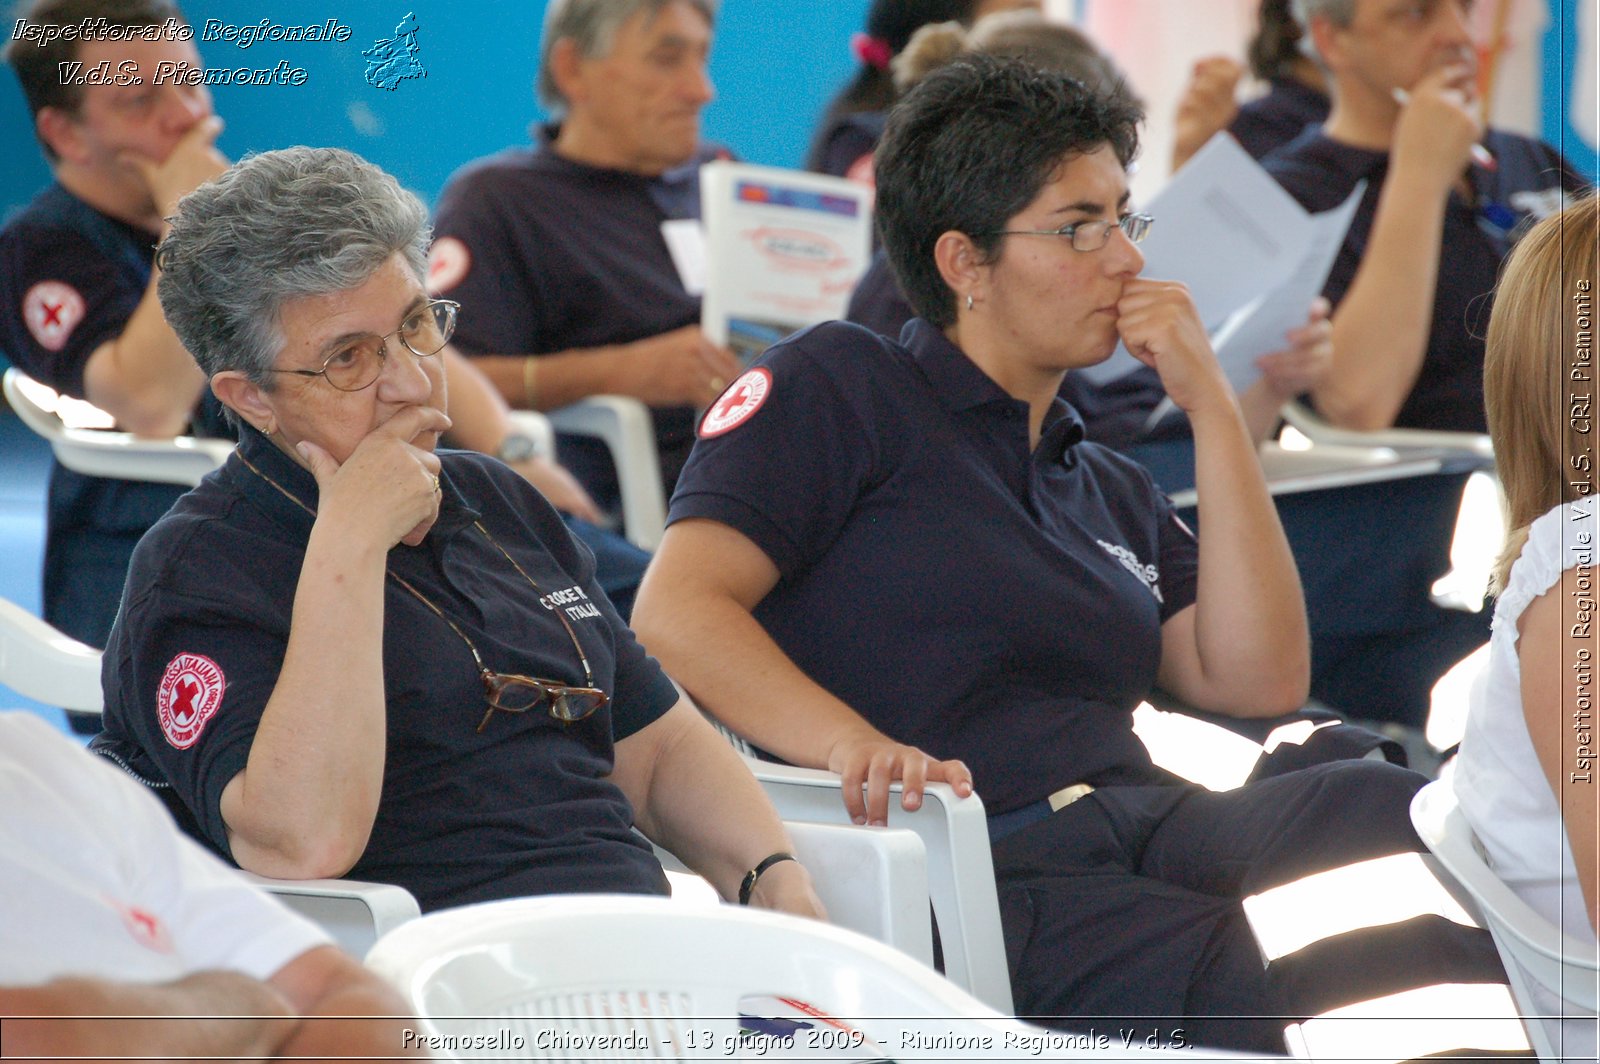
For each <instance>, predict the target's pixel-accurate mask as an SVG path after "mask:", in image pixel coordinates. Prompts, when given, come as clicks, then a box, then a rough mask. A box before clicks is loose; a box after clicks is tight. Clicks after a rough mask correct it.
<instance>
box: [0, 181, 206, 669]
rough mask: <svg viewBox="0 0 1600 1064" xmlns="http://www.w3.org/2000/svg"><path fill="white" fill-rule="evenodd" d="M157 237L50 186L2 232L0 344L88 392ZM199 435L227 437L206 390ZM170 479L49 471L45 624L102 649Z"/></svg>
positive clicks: (142, 287)
mask: <svg viewBox="0 0 1600 1064" xmlns="http://www.w3.org/2000/svg"><path fill="white" fill-rule="evenodd" d="M155 242H156V238H155V235H154V234H152V233H149V232H146V231H145V230H142V229H139V228H137V227H135V226H131V225H128V224H127V223H125V222H121V221H118V220H117V219H115V218H112V217H110V216H108V215H105V214H102V213H100V212H99V211H97V210H95V209H94V208H93V207H91V206H89V205H88V204H87V203H84V202H83V201H82V200H80V199H78V198H77V197H76V196H74V195H73V194H72V193H70V192H68V191H67V190H66V189H65V188H63V187H62V186H61V185H59V184H51V185H50V186H49V187H48V188H46V189H45V190H44V191H43V192H41V193H39V195H37V196H36V197H34V199H33V200H32V201H31V202H30V203H29V204H28V205H27V206H26V207H24V208H22V210H20V211H18V212H17V213H16V214H15V215H13V216H12V217H11V218H10V219H9V220H8V221H7V223H6V226H5V228H4V229H3V230H0V307H3V308H4V310H3V311H0V350H3V351H4V352H5V355H6V357H7V358H9V359H10V360H11V362H12V363H13V364H14V365H16V367H17V368H18V369H20V370H22V371H23V372H24V373H26V374H28V375H29V376H30V377H32V378H34V379H35V380H38V381H41V382H43V383H45V384H48V385H49V386H50V387H52V388H54V389H56V390H57V391H58V392H61V393H63V394H65V395H70V396H72V397H74V398H77V399H82V398H85V394H84V387H83V374H84V367H85V366H86V365H87V364H88V361H89V356H90V355H92V354H93V353H94V352H95V349H96V348H98V347H99V346H100V345H101V344H103V343H105V342H107V341H109V340H111V339H114V338H115V337H117V336H120V335H121V333H122V330H123V329H124V328H125V327H126V326H127V324H128V319H129V318H130V317H132V316H133V312H134V310H135V309H136V308H137V307H138V305H139V301H140V300H141V299H143V298H144V295H145V291H146V289H147V288H148V287H149V284H150V270H151V262H152V260H153V258H154V255H155ZM191 429H192V431H194V432H195V433H196V434H198V435H204V436H227V435H231V430H229V428H228V426H227V424H226V422H225V420H224V418H223V415H222V408H221V406H220V404H218V403H217V401H216V400H215V398H214V397H212V395H211V393H210V391H209V390H207V391H206V392H205V393H204V394H203V396H202V398H201V402H200V404H199V406H198V407H197V408H196V410H195V415H194V418H193V419H192V421H191ZM183 492H184V489H183V488H182V487H180V486H178V485H174V484H155V483H150V482H147V481H126V480H108V479H105V478H103V477H87V476H83V475H82V474H80V473H74V472H72V471H71V470H69V469H66V468H64V467H62V466H60V465H56V466H54V467H53V469H52V470H51V475H50V495H49V502H48V517H47V526H48V527H47V533H46V544H45V573H44V615H45V619H47V620H49V621H50V622H51V623H52V624H54V625H56V626H57V627H58V628H60V629H62V630H63V631H65V632H66V633H67V634H69V635H71V636H73V637H74V638H76V639H81V640H83V641H84V642H86V643H89V644H90V645H92V646H104V645H105V640H106V636H107V634H108V633H109V632H110V630H111V619H112V617H113V616H114V615H115V614H116V609H117V602H118V600H119V599H120V597H121V594H122V574H123V572H125V570H126V568H127V559H128V556H129V554H130V553H131V552H132V550H133V544H134V543H135V542H136V541H137V539H138V537H139V536H140V535H142V534H143V533H144V532H145V531H146V530H147V529H149V527H150V526H151V525H153V524H155V523H156V521H157V520H159V519H160V517H161V515H162V514H164V513H166V512H167V510H168V509H170V508H171V506H172V504H173V503H174V502H176V501H177V499H178V497H179V496H180V495H182V494H183Z"/></svg>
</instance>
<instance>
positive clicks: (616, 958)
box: [367, 895, 1191, 1060]
mask: <svg viewBox="0 0 1600 1064" xmlns="http://www.w3.org/2000/svg"><path fill="white" fill-rule="evenodd" d="M367 966H368V967H369V968H371V969H373V970H374V971H376V972H378V973H379V974H381V975H383V976H385V977H386V978H388V979H389V980H390V981H391V982H393V983H394V984H395V985H396V986H398V987H399V988H400V990H401V992H402V993H403V994H405V995H406V996H407V998H408V1000H409V1003H410V1004H411V1006H412V1007H413V1008H414V1009H416V1010H417V1012H418V1013H419V1014H420V1015H421V1016H422V1017H423V1018H424V1019H423V1022H424V1023H425V1024H426V1026H427V1027H428V1028H429V1033H430V1034H432V1035H435V1036H437V1037H439V1038H441V1039H455V1040H456V1041H455V1044H454V1048H455V1049H457V1050H461V1049H468V1050H469V1051H468V1052H461V1053H460V1054H459V1055H460V1058H461V1059H467V1058H471V1057H474V1055H475V1053H481V1049H479V1050H470V1047H471V1044H472V1040H473V1039H475V1038H499V1039H500V1040H501V1042H500V1043H497V1044H496V1048H497V1049H499V1048H501V1047H502V1046H503V1048H505V1049H512V1050H515V1051H516V1054H517V1055H518V1056H519V1057H521V1058H523V1059H561V1060H593V1059H608V1060H615V1059H619V1058H625V1059H669V1060H686V1059H687V1060H696V1059H729V1058H730V1057H731V1058H734V1059H739V1058H741V1057H743V1058H745V1059H750V1058H754V1057H755V1056H757V1055H760V1056H763V1057H765V1058H768V1059H785V1058H787V1059H807V1060H823V1059H849V1060H863V1059H874V1060H879V1059H887V1057H888V1056H889V1055H892V1056H893V1057H894V1058H895V1059H897V1060H910V1059H941V1060H949V1059H952V1056H954V1057H955V1058H958V1059H962V1060H968V1059H991V1060H993V1059H1004V1060H1017V1059H1023V1058H1028V1059H1045V1060H1049V1059H1075V1060H1076V1059H1092V1058H1093V1057H1094V1056H1096V1054H1093V1053H1084V1052H1082V1046H1083V1045H1084V1044H1086V1043H1082V1042H1079V1043H1078V1044H1077V1045H1076V1046H1074V1045H1072V1043H1071V1042H1070V1041H1069V1039H1068V1036H1066V1035H1064V1034H1062V1033H1060V1032H1054V1033H1052V1032H1046V1031H1044V1030H1042V1029H1040V1028H1035V1027H1030V1026H1028V1025H1026V1024H1023V1023H1020V1022H1018V1021H1017V1020H1014V1019H1010V1018H1008V1017H1006V1016H1004V1015H1002V1014H1001V1013H999V1012H997V1011H996V1010H994V1009H992V1008H989V1007H988V1006H986V1005H984V1004H983V1003H982V1002H980V1001H978V1000H976V999H975V998H973V997H972V996H971V995H969V994H967V993H965V992H963V991H961V990H960V989H958V988H957V987H955V986H954V985H953V984H951V983H950V982H949V981H948V980H946V979H944V978H942V977H941V976H939V975H938V974H937V973H935V972H933V971H931V970H929V969H927V968H925V967H923V966H922V965H919V964H917V963H915V962H914V961H911V960H910V959H908V958H906V957H904V956H903V955H901V954H900V953H898V952H896V951H895V950H892V949H890V948H889V947H887V946H884V945H882V944H881V943H878V942H874V941H872V940H871V939H868V938H865V937H863V936H861V935H857V934H855V933H853V932H850V931H846V930H844V929H842V928H838V927H833V926H830V925H827V924H823V923H818V922H815V921H811V920H803V919H800V918H797V917H792V916H786V915H783V914H779V913H771V912H764V911H761V910H756V909H742V908H737V907H734V906H721V907H718V908H711V909H696V908H686V907H683V906H674V905H672V903H671V902H669V901H667V900H665V899H661V898H641V897H625V896H615V895H565V896H556V897H548V898H519V899H514V900H511V901H501V902H489V903H486V904H482V905H472V906H467V907H464V908H461V909H452V910H446V911H443V912H438V913H434V914H431V915H429V916H425V917H423V918H422V919H420V920H416V921H413V922H411V923H409V924H407V925H405V926H404V927H401V928H400V929H399V930H397V931H395V932H393V933H391V934H389V935H386V936H385V937H384V938H383V939H382V940H381V941H380V942H379V943H378V944H377V945H376V946H375V947H373V949H372V952H371V953H369V954H368V955H367ZM773 1006H777V1008H776V1009H774V1008H773ZM819 1012H820V1013H822V1014H825V1015H826V1016H827V1017H829V1018H831V1019H832V1020H833V1022H831V1023H830V1022H829V1020H828V1019H824V1018H822V1017H821V1016H818V1015H817V1014H818V1013H819ZM741 1013H743V1014H744V1015H745V1016H747V1017H754V1018H755V1022H753V1023H752V1022H750V1021H749V1020H746V1021H745V1022H744V1026H745V1027H746V1028H747V1029H750V1030H755V1031H761V1032H765V1033H766V1034H767V1035H768V1038H769V1039H772V1041H769V1042H768V1043H767V1044H765V1045H764V1046H758V1045H756V1044H755V1043H754V1041H753V1040H747V1041H745V1042H743V1043H741V1042H740V1041H739V1027H740V1020H739V1019H738V1017H740V1015H741ZM780 1013H781V1014H780ZM785 1019H788V1020H790V1021H793V1022H794V1023H796V1024H799V1025H801V1026H799V1027H798V1029H795V1028H793V1027H790V1025H789V1024H788V1023H786V1022H785ZM762 1021H767V1022H762ZM785 1030H790V1031H792V1033H793V1040H792V1041H791V1042H789V1043H788V1044H787V1045H784V1044H782V1042H781V1040H780V1039H781V1033H782V1032H783V1031H785ZM855 1032H860V1033H859V1034H857V1033H855ZM1052 1035H1053V1037H1054V1039H1055V1044H1054V1045H1052V1044H1051V1042H1050V1040H1051V1038H1052ZM863 1036H864V1037H865V1038H867V1039H871V1040H872V1041H873V1042H876V1043H877V1045H878V1046H879V1047H881V1049H880V1050H879V1051H877V1052H874V1051H873V1049H872V1047H871V1046H870V1045H867V1044H865V1043H863V1042H862V1041H860V1040H859V1039H861V1038H862V1037H863ZM957 1038H959V1039H963V1040H964V1041H963V1042H962V1043H961V1044H960V1048H959V1051H958V1052H956V1053H955V1054H954V1055H952V1052H951V1046H952V1040H953V1039H957ZM1030 1038H1031V1039H1035V1040H1037V1042H1036V1043H1028V1042H1025V1041H1023V1040H1025V1039H1030ZM629 1039H631V1042H630V1041H627V1040H629ZM938 1039H942V1040H943V1041H942V1042H938V1041H937V1040H938ZM984 1040H987V1043H988V1046H987V1048H985V1047H984V1046H983V1045H982V1042H983V1041H984ZM482 1044H483V1043H480V1045H482ZM1031 1044H1037V1045H1038V1046H1039V1051H1038V1052H1035V1051H1034V1050H1033V1049H1032V1048H1031ZM1023 1045H1029V1046H1030V1048H1020V1046H1023ZM1061 1046H1066V1047H1067V1048H1059V1047H1061ZM440 1048H447V1049H448V1048H451V1046H450V1043H449V1042H442V1043H441V1044H440ZM1121 1049H1122V1047H1120V1046H1118V1047H1117V1052H1118V1053H1119V1054H1120V1051H1121ZM763 1050H765V1051H764V1052H763ZM841 1051H843V1052H841ZM1151 1056H1152V1057H1154V1058H1155V1059H1160V1058H1161V1055H1160V1054H1151ZM1172 1056H1173V1057H1185V1058H1187V1057H1189V1056H1191V1054H1183V1053H1173V1054H1172ZM1104 1058H1105V1059H1122V1057H1121V1056H1120V1055H1114V1054H1113V1053H1112V1052H1107V1053H1105V1054H1104ZM1140 1059H1141V1060H1143V1059H1146V1057H1145V1054H1144V1053H1141V1054H1140Z"/></svg>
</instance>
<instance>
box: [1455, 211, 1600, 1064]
mask: <svg viewBox="0 0 1600 1064" xmlns="http://www.w3.org/2000/svg"><path fill="white" fill-rule="evenodd" d="M1597 247H1600V200H1596V199H1595V198H1594V197H1592V196H1591V197H1589V198H1587V199H1584V200H1581V201H1579V203H1578V204H1576V205H1575V206H1573V207H1570V208H1568V209H1567V210H1566V211H1565V212H1563V213H1561V214H1558V215H1553V216H1551V217H1549V218H1547V219H1545V220H1544V221H1543V222H1541V223H1540V224H1539V225H1537V226H1536V227H1535V228H1534V229H1533V230H1532V231H1531V232H1529V234H1528V235H1527V236H1525V237H1524V238H1523V239H1522V241H1521V243H1519V244H1518V245H1517V248H1516V250H1515V251H1514V252H1513V253H1512V256H1511V258H1510V259H1509V261H1508V262H1507V265H1506V271H1505V274H1504V276H1503V277H1502V279H1501V282H1500V286H1499V292H1498V294H1497V295H1496V297H1495V307H1494V314H1493V317H1492V318H1491V319H1490V322H1489V334H1488V351H1487V356H1486V359H1485V363H1484V394H1485V399H1486V400H1487V406H1488V415H1489V434H1490V436H1491V437H1492V439H1493V441H1494V450H1495V456H1496V461H1497V465H1498V469H1499V473H1500V478H1501V482H1502V484H1503V485H1504V488H1505V494H1506V502H1507V524H1508V527H1509V528H1510V530H1511V531H1510V533H1509V535H1508V536H1507V541H1506V546H1505V549H1504V552H1503V553H1502V554H1501V557H1500V561H1499V564H1498V565H1497V566H1496V568H1495V573H1494V584H1495V589H1496V590H1497V592H1498V595H1499V600H1498V602H1497V603H1496V606H1495V613H1494V629H1493V635H1492V637H1491V639H1490V643H1489V663H1488V666H1487V667H1486V668H1485V670H1484V672H1483V673H1482V675H1481V676H1480V677H1479V679H1478V682H1477V685H1476V687H1475V688H1474V690H1473V696H1472V705H1471V710H1470V712H1469V714H1468V717H1467V727H1466V733H1465V735H1464V736H1463V738H1462V742H1461V756H1460V758H1459V760H1458V762H1457V765H1456V769H1455V772H1454V775H1453V781H1454V782H1453V787H1454V790H1455V792H1456V795H1457V798H1458V799H1459V801H1460V804H1461V810H1462V813H1463V814H1464V815H1465V816H1466V819H1467V821H1468V822H1469V823H1470V824H1471V825H1472V829H1473V831H1474V832H1475V833H1476V834H1477V836H1478V839H1479V841H1480V842H1481V843H1482V845H1483V849H1484V853H1485V855H1486V856H1487V857H1488V860H1489V863H1490V864H1491V865H1492V866H1493V867H1494V870H1495V872H1496V874H1498V875H1499V877H1500V878H1501V879H1502V880H1504V881H1505V883H1506V884H1507V885H1508V886H1510V887H1511V888H1512V890H1514V891H1515V892H1516V893H1517V894H1518V895H1520V896H1521V897H1522V898H1523V899H1524V900H1525V901H1527V902H1528V904H1529V905H1530V906H1532V907H1533V908H1534V909H1535V910H1536V911H1538V912H1539V913H1540V914H1542V915H1543V916H1545V917H1546V918H1547V919H1549V920H1550V921H1551V922H1553V923H1555V924H1557V925H1558V926H1560V927H1562V928H1563V929H1564V930H1565V931H1566V932H1567V934H1569V935H1572V936H1574V937H1576V938H1577V939H1579V940H1580V941H1584V942H1588V941H1593V940H1594V939H1595V928H1596V926H1597V925H1600V919H1597V912H1600V890H1597V874H1596V861H1597V849H1600V847H1597V831H1600V824H1597V817H1596V807H1597V803H1600V780H1597V775H1600V772H1597V766H1596V764H1595V759H1594V748H1595V741H1594V734H1595V730H1594V716H1593V714H1595V713H1597V712H1600V707H1597V706H1596V704H1595V701H1594V699H1595V666H1596V662H1597V654H1600V643H1597V640H1596V632H1597V625H1596V620H1597V619H1596V617H1595V593H1594V579H1595V577H1594V571H1595V550H1596V545H1597V543H1600V531H1597V527H1596V518H1595V514H1596V510H1597V506H1600V503H1597V499H1596V481H1597V478H1600V469H1597V464H1596V458H1597V455H1596V439H1595V425H1594V423H1593V421H1594V419H1593V414H1592V404H1593V397H1594V388H1595V385H1594V381H1595V377H1596V373H1595V362H1594V340H1593V335H1594V334H1593V325H1592V322H1593V317H1594V300H1595V298H1596V292H1595V288H1596V284H1597V280H1600V279H1597V276H1596V274H1597V270H1596V258H1597V253H1596V248H1597ZM1548 1004H1549V1006H1550V1010H1552V1011H1554V1010H1558V1009H1559V1003H1558V1002H1555V1001H1553V1000H1552V1001H1550V1002H1549V1003H1548ZM1561 1037H1562V1038H1564V1039H1565V1046H1564V1048H1563V1056H1564V1057H1565V1058H1567V1059H1586V1060H1593V1059H1595V1044H1596V1021H1595V1020H1594V1019H1593V1018H1589V1019H1586V1020H1575V1019H1569V1020H1567V1021H1566V1022H1565V1023H1564V1024H1563V1025H1562V1032H1561Z"/></svg>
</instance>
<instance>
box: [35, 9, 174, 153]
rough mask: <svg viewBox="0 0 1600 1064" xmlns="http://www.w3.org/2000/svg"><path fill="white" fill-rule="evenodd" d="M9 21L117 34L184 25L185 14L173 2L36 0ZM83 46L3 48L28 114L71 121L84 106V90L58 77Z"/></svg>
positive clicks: (73, 42) (58, 43)
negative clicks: (101, 24) (90, 23)
mask: <svg viewBox="0 0 1600 1064" xmlns="http://www.w3.org/2000/svg"><path fill="white" fill-rule="evenodd" d="M12 16H13V17H12V25H13V26H14V25H15V24H16V22H17V21H18V20H21V19H26V20H27V21H28V22H30V23H33V24H35V25H39V26H76V25H79V24H80V23H82V22H84V21H85V20H86V19H104V20H105V24H106V25H107V26H108V27H111V26H114V27H118V28H121V27H127V26H160V25H163V24H165V23H166V22H167V20H168V19H176V20H177V21H178V22H179V23H180V24H182V25H188V22H187V21H186V20H185V19H184V17H183V12H182V11H179V10H178V5H177V4H174V3H172V2H171V0H37V2H35V3H34V4H32V5H31V6H27V5H25V4H24V5H19V6H18V7H17V9H16V10H15V11H14V12H12ZM82 43H83V42H82V41H81V40H80V39H79V38H78V37H77V36H76V35H73V36H70V37H68V36H60V37H56V38H55V39H53V40H51V41H49V42H47V43H46V42H41V41H39V40H37V39H33V38H29V37H25V36H17V37H13V38H12V40H11V43H10V44H8V45H6V50H5V61H6V62H7V63H9V64H10V65H11V69H12V70H14V71H16V72H17V80H18V81H19V82H21V84H22V95H23V97H24V98H26V99H27V101H28V113H29V114H30V115H32V116H33V117H34V118H35V119H37V118H38V116H39V112H40V111H42V110H44V109H45V108H46V107H54V108H55V109H56V110H58V111H64V112H66V113H67V114H69V115H75V114H77V113H78V108H79V107H81V106H82V105H83V86H82V85H73V84H70V83H67V82H65V81H64V79H63V78H62V77H61V64H62V63H70V62H73V61H74V60H76V59H77V58H78V47H79V45H81V44H82ZM35 132H36V133H37V125H36V126H35ZM40 147H42V148H44V153H45V155H46V156H47V157H49V159H50V161H51V162H54V161H55V158H56V154H55V152H54V151H53V150H51V148H50V145H48V144H45V143H44V142H43V141H41V142H40Z"/></svg>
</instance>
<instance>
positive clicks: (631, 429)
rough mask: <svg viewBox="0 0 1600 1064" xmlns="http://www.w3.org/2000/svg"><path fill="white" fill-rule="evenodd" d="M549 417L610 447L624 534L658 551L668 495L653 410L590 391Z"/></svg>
mask: <svg viewBox="0 0 1600 1064" xmlns="http://www.w3.org/2000/svg"><path fill="white" fill-rule="evenodd" d="M549 417H550V423H551V424H552V425H554V426H555V428H556V431H557V432H566V433H571V434H572V435H574V436H592V437H594V438H596V439H599V440H601V441H603V442H604V443H605V445H606V447H607V448H609V449H610V451H611V462H612V464H613V465H615V466H616V467H617V489H618V491H619V492H620V493H621V496H622V528H623V534H624V535H625V536H627V538H628V541H629V542H630V543H632V544H634V545H635V546H636V547H639V548H641V549H642V550H648V551H653V550H655V549H656V547H658V546H659V545H660V544H661V533H662V532H663V531H664V530H665V529H666V527H667V496H666V491H665V489H664V488H663V487H662V485H661V459H660V456H659V455H658V454H657V452H656V430H655V422H654V421H653V420H652V419H651V416H650V408H649V407H647V406H645V405H644V404H643V403H641V402H640V401H639V400H637V399H631V398H629V397H627V396H623V395H591V396H590V397H589V398H587V399H584V400H581V401H579V402H576V403H573V404H572V405H570V406H564V407H561V408H560V409H558V410H552V411H550V413H549Z"/></svg>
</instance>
